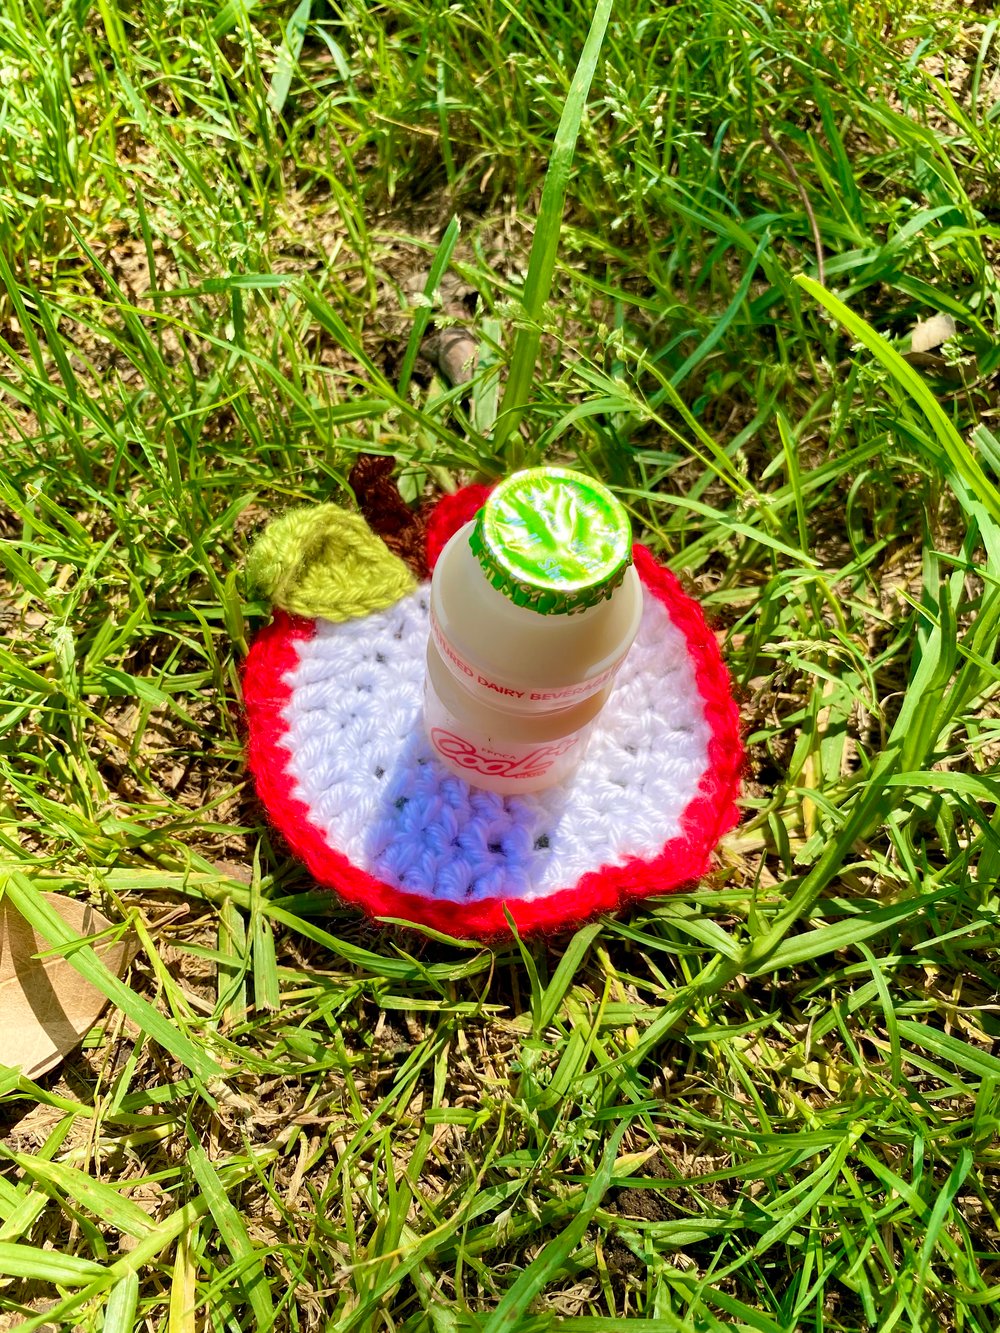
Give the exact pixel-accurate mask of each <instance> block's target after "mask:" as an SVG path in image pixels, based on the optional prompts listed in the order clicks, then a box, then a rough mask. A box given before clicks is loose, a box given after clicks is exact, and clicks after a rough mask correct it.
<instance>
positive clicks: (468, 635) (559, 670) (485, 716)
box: [424, 467, 642, 794]
mask: <svg viewBox="0 0 1000 1333" xmlns="http://www.w3.org/2000/svg"><path fill="white" fill-rule="evenodd" d="M641 615H642V586H641V584H640V581H639V577H638V575H637V573H636V571H635V568H634V567H633V565H632V537H631V528H630V525H629V520H628V515H627V513H626V512H625V509H624V507H623V506H622V504H621V503H620V502H619V501H618V500H617V499H616V498H615V497H614V496H613V495H612V494H611V492H610V491H609V490H608V489H607V487H606V486H602V485H601V483H600V482H597V481H594V480H593V479H592V478H590V477H587V476H585V475H583V474H582V473H579V472H573V471H571V470H569V469H568V468H554V467H540V468H531V469H529V470H527V471H524V472H517V473H515V474H514V475H513V476H511V477H508V478H507V479H506V480H505V481H503V482H501V483H500V484H499V485H498V486H497V487H496V489H495V490H494V491H493V492H492V493H491V494H490V496H489V498H488V499H487V501H486V503H485V505H484V506H483V508H482V509H481V510H480V511H479V513H478V514H477V515H476V517H475V518H474V519H473V520H472V521H471V522H470V523H467V524H465V526H464V527H462V528H460V529H459V531H458V532H456V533H455V535H454V536H453V537H452V539H451V540H450V541H449V542H448V544H447V545H446V546H445V548H444V550H443V551H442V552H441V555H440V556H439V558H438V562H437V564H436V565H435V567H434V577H433V579H432V581H431V633H430V641H429V643H428V648H427V683H426V689H425V700H424V723H425V726H426V729H427V735H428V737H429V739H430V742H431V745H432V746H433V747H434V751H435V753H436V754H437V756H438V758H439V759H440V760H441V762H442V763H444V764H445V765H446V766H447V767H448V768H450V769H451V770H452V771H453V772H455V773H457V774H459V775H460V776H461V777H463V778H465V780H466V781H467V782H469V783H471V784H472V785H474V786H477V787H484V788H486V789H487V790H489V791H496V792H502V793H505V794H511V793H518V792H532V791H539V790H540V789H542V788H543V787H549V786H552V785H554V784H556V783H560V782H564V781H565V780H566V779H567V778H568V777H569V776H570V774H571V773H572V771H573V769H574V768H575V767H576V765H577V764H578V763H579V761H580V759H581V757H582V755H583V751H584V748H585V745H586V741H587V738H588V736H589V734H590V731H591V729H592V727H593V724H594V720H595V718H596V717H597V714H598V713H599V712H600V711H601V708H602V707H603V706H604V703H605V701H606V700H607V698H608V695H609V693H610V691H611V688H612V684H613V682H614V677H615V674H616V673H617V671H618V669H619V667H620V666H621V664H622V662H623V661H624V659H625V655H626V653H627V652H628V650H629V648H630V647H631V644H632V641H633V639H634V638H635V635H636V632H637V631H638V628H639V620H640V617H641Z"/></svg>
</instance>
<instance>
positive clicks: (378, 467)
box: [347, 454, 428, 579]
mask: <svg viewBox="0 0 1000 1333" xmlns="http://www.w3.org/2000/svg"><path fill="white" fill-rule="evenodd" d="M395 468H396V465H395V462H394V461H393V459H391V458H385V457H383V456H382V455H380V454H358V457H357V459H356V461H355V463H354V466H353V467H352V468H351V472H350V476H349V477H348V478H347V480H348V484H349V485H350V487H351V490H352V491H353V492H354V496H355V499H356V500H357V502H358V508H359V509H360V510H361V513H362V515H363V516H364V519H365V521H366V522H367V524H368V526H369V527H370V528H371V530H372V532H374V533H375V534H376V536H379V537H381V538H382V540H383V541H384V542H385V544H386V546H388V548H389V550H390V551H392V553H393V554H394V555H398V556H399V558H400V559H401V560H405V561H406V563H407V564H408V565H409V567H410V568H411V569H412V570H413V572H414V574H415V575H416V576H417V578H418V579H425V578H427V576H428V570H427V558H426V542H425V538H424V529H425V527H426V518H425V516H424V512H423V509H420V510H413V509H411V508H410V506H409V505H408V504H407V503H406V501H405V500H404V499H403V497H402V496H401V495H400V493H399V488H398V487H397V486H396V482H395V480H394V478H393V473H394V471H395Z"/></svg>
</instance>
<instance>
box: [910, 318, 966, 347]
mask: <svg viewBox="0 0 1000 1333" xmlns="http://www.w3.org/2000/svg"><path fill="white" fill-rule="evenodd" d="M954 336H955V321H954V320H953V319H952V317H951V315H931V317H930V319H922V320H920V321H919V322H918V323H917V324H914V326H913V333H912V334H911V335H910V350H911V351H912V352H931V351H933V350H934V348H935V347H940V346H941V344H942V343H946V342H947V341H948V339H949V338H954Z"/></svg>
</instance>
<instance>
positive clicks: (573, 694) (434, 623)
mask: <svg viewBox="0 0 1000 1333" xmlns="http://www.w3.org/2000/svg"><path fill="white" fill-rule="evenodd" d="M431 637H432V638H433V640H434V645H435V647H436V648H437V650H438V652H439V653H440V654H441V657H442V659H443V660H444V661H445V662H446V663H447V665H448V667H449V669H450V670H451V672H452V673H453V674H454V675H455V676H457V677H458V679H459V680H460V681H461V682H462V684H463V685H464V686H465V688H466V689H467V690H469V691H470V692H471V693H472V694H475V695H477V696H478V697H479V698H481V699H485V700H491V701H493V702H494V703H497V702H500V701H502V700H506V701H507V702H508V705H513V706H515V707H520V708H521V709H525V710H532V708H533V707H537V706H539V705H550V706H551V705H553V704H563V703H570V702H573V703H576V702H579V701H580V700H582V699H589V698H590V696H591V695H592V694H596V693H597V691H598V690H600V689H603V688H604V686H605V685H607V683H608V681H609V680H611V678H612V677H613V676H614V674H615V672H616V671H617V670H618V668H619V666H621V663H622V660H624V656H625V654H624V653H623V654H622V657H621V658H620V659H619V660H618V661H617V662H615V663H613V664H612V665H611V666H610V667H608V669H607V670H606V671H602V672H601V674H600V675H599V676H591V677H590V679H589V680H584V681H578V682H577V683H576V684H573V685H561V686H558V687H556V688H554V689H531V688H529V687H528V686H523V687H515V686H513V685H505V684H504V683H503V681H499V680H496V679H495V678H493V677H492V676H490V675H489V674H488V673H487V672H485V671H483V670H481V669H480V668H479V667H476V666H473V665H472V663H471V662H467V661H466V660H465V658H464V657H462V656H461V654H460V653H458V652H457V651H456V650H455V648H453V647H452V645H451V644H450V643H449V642H448V640H447V639H446V638H445V636H444V634H443V633H442V632H441V626H440V625H439V624H438V620H437V616H435V615H434V613H433V611H432V612H431Z"/></svg>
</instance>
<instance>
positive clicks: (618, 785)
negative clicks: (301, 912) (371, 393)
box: [243, 487, 743, 938]
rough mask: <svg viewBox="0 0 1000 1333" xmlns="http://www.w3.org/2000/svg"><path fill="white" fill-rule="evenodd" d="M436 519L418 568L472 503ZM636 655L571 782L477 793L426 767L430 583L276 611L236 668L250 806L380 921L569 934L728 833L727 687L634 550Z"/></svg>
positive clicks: (457, 500) (466, 932) (693, 864)
mask: <svg viewBox="0 0 1000 1333" xmlns="http://www.w3.org/2000/svg"><path fill="white" fill-rule="evenodd" d="M484 495H485V492H484V490H483V488H480V487H469V488H467V489H466V491H464V492H459V493H458V494H457V495H455V496H451V497H448V498H447V499H446V500H443V501H441V502H440V503H439V505H438V506H437V508H436V510H435V512H434V513H433V514H432V515H431V518H430V521H429V523H428V530H427V550H428V563H429V565H431V566H433V564H434V561H435V560H436V558H437V556H438V554H439V553H440V550H441V547H442V546H443V544H444V542H445V541H446V540H447V538H448V537H449V536H450V535H451V533H452V532H454V531H456V530H457V529H458V528H459V527H460V526H461V524H462V523H463V522H465V520H466V519H467V518H468V517H470V516H471V513H473V512H475V510H476V509H477V508H478V507H479V505H480V504H482V501H483V498H484ZM635 563H636V568H637V570H638V572H639V575H640V577H641V578H642V581H643V585H644V589H645V592H646V594H647V596H646V598H645V607H644V611H643V617H642V623H641V625H640V628H639V633H638V636H637V638H636V641H635V644H634V645H633V648H632V650H631V652H630V653H629V655H628V657H627V659H626V661H625V664H624V666H623V667H622V669H621V672H620V674H619V676H618V679H617V681H616V684H615V687H614V689H613V691H612V694H611V697H610V699H609V701H608V703H607V705H606V707H605V709H604V711H603V712H602V713H601V714H600V719H599V722H598V725H597V727H596V729H595V731H594V733H593V735H592V736H591V739H590V743H589V746H588V748H587V751H586V753H585V755H584V758H583V760H582V762H581V765H580V767H579V769H578V770H577V772H576V774H575V776H574V778H573V780H572V782H571V783H570V784H568V785H567V786H565V787H559V788H550V789H549V790H547V791H542V792H538V793H536V794H534V795H524V796H500V795H497V794H496V793H493V792H487V791H482V790H480V789H478V788H475V787H470V786H469V785H468V784H467V783H466V782H465V781H464V780H462V779H461V778H457V777H455V776H453V775H452V774H451V773H450V772H448V771H447V770H446V769H445V768H443V767H442V766H441V765H440V764H439V763H438V761H437V760H436V759H435V758H434V754H433V751H432V750H431V748H430V745H429V743H428V741H427V740H426V738H425V736H424V731H423V726H422V721H421V707H422V698H423V682H424V665H425V660H426V659H425V654H426V645H427V633H428V595H427V594H428V585H426V584H423V585H420V586H418V587H417V589H416V590H415V591H413V592H410V593H407V594H406V595H405V596H403V597H402V598H401V599H400V600H399V601H397V602H396V603H395V604H393V605H392V606H390V607H388V608H387V609H385V610H380V611H378V612H376V613H375V614H371V615H366V616H364V617H363V618H361V619H354V620H347V621H341V622H339V623H334V622H332V621H329V620H324V619H315V620H310V619H304V618H300V617H295V616H291V615H288V614H286V613H283V612H280V613H278V614H277V615H276V617H275V619H274V621H273V622H272V624H271V625H270V626H269V627H268V628H267V629H265V630H263V631H262V632H261V633H260V634H259V635H258V636H257V638H256V640H255V641H254V644H253V647H252V649H251V652H250V655H249V658H248V659H247V663H246V667H245V672H244V681H243V684H244V697H245V701H246V709H247V720H248V733H249V736H248V760H249V765H250V768H251V770H252V772H253V774H254V777H255V779H256V783H257V791H258V794H259V796H260V798H261V800H262V801H263V803H264V805H265V807H266V809H267V811H268V814H269V815H270V817H271V819H272V820H273V822H274V823H275V825H276V826H277V828H278V829H279V830H280V831H281V833H282V834H283V835H284V837H285V839H286V841H287V842H288V844H289V846H290V847H291V849H292V851H293V852H294V853H295V854H296V855H297V856H299V857H300V858H301V859H302V860H303V861H304V862H305V863H306V865H307V866H308V867H309V869H310V871H311V872H312V874H313V875H314V876H315V877H316V879H317V880H318V881H319V882H320V883H321V884H324V885H327V886H329V887H330V888H333V889H335V890H336V891H337V892H338V893H339V894H340V895H341V897H343V898H345V899H347V900H348V901H349V902H351V903H355V904H357V905H358V906H359V907H362V908H364V909H365V910H367V911H368V912H370V913H373V914H374V915H377V916H390V917H399V918H403V919H406V920H409V921H414V922H421V923H423V924H425V925H429V926H432V927H435V928H436V929H438V930H441V931H444V932H446V933H447V934H450V935H457V936H463V937H480V938H482V937H489V936H493V935H497V934H503V933H509V926H508V922H507V919H506V916H505V914H504V909H505V908H506V910H507V912H509V913H510V916H511V918H512V919H513V920H514V922H515V923H516V925H517V927H518V930H521V931H525V930H533V929H540V928H545V929H555V928H559V927H564V926H572V925H574V924H576V923H578V922H579V921H580V920H582V919H584V918H586V917H588V916H590V915H592V914H593V913H595V912H599V911H608V910H612V909H614V908H616V907H618V906H619V905H621V904H622V903H623V902H625V901H627V900H629V899H632V898H641V897H644V896H646V895H649V894H654V893H667V892H670V891H672V890H675V889H678V888H680V887H682V886H683V885H685V884H690V883H691V882H692V881H693V880H696V879H698V878H699V877H700V876H701V875H703V874H704V873H705V872H706V871H707V870H708V868H709V865H710V862H711V857H712V853H713V851H714V849H715V847H716V845H717V844H718V841H719V839H720V838H721V836H722V835H723V834H724V833H725V832H726V831H727V830H728V829H730V828H731V827H732V826H733V824H735V822H736V817H737V813H736V805H735V800H736V797H737V795H738V792H739V783H740V773H741V769H742V764H743V751H742V747H741V744H740V735H739V720H738V715H737V710H736V706H735V704H734V703H733V699H732V694H731V690H730V684H729V678H728V675H727V673H726V669H725V667H724V666H723V664H722V660H721V658H720V656H719V651H718V647H717V645H716V642H715V639H714V637H713V635H712V634H711V632H710V631H709V630H708V629H707V627H706V625H705V620H704V617H703V616H702V613H701V610H700V608H699V607H698V605H697V603H695V602H693V601H692V600H691V599H690V598H689V597H687V596H686V595H685V594H684V593H683V592H682V590H681V588H680V585H679V584H678V582H677V580H676V579H675V578H674V576H673V575H672V574H671V573H670V572H669V571H668V570H666V569H664V568H663V567H662V566H661V565H659V564H658V563H657V562H656V560H654V558H653V557H652V556H651V555H650V553H649V552H648V551H647V550H646V549H645V548H644V547H642V546H636V547H635Z"/></svg>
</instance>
